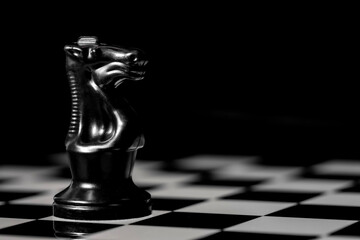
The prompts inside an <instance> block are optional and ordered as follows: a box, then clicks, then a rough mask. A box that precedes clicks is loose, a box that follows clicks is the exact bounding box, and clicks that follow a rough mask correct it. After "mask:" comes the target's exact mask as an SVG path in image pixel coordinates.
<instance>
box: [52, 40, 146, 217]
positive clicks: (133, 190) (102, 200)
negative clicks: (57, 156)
mask: <svg viewBox="0 0 360 240" xmlns="http://www.w3.org/2000/svg"><path fill="white" fill-rule="evenodd" d="M65 52H66V70H67V74H68V78H69V81H70V88H71V94H72V114H71V122H70V127H69V131H68V135H67V138H66V141H65V142H66V149H67V151H68V153H69V156H70V169H71V173H72V181H71V184H70V186H69V187H67V188H66V189H65V190H63V191H62V192H60V193H58V194H57V195H55V197H54V204H53V207H54V215H55V216H58V217H64V218H73V219H123V218H132V217H140V216H145V215H149V214H150V213H151V197H150V194H149V193H147V192H146V191H144V190H141V189H139V188H138V187H137V186H136V185H135V184H134V183H133V181H132V177H131V173H132V168H133V165H134V161H135V158H136V152H137V149H138V148H141V147H143V145H144V137H143V135H142V131H141V127H140V124H139V119H138V117H137V115H136V113H135V111H134V110H133V109H132V108H131V106H130V105H129V104H128V103H127V102H126V101H125V99H124V98H122V97H121V96H119V92H118V88H120V87H121V84H122V83H123V82H126V81H137V80H141V79H143V77H144V73H145V72H144V67H145V65H146V63H147V61H146V60H145V59H144V56H143V54H142V53H141V52H140V51H139V50H128V49H123V48H119V47H115V46H108V45H103V44H98V43H97V39H96V38H95V37H82V38H80V39H79V41H78V42H77V44H75V45H68V46H65Z"/></svg>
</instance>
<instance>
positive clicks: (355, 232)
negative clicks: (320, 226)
mask: <svg viewBox="0 0 360 240" xmlns="http://www.w3.org/2000/svg"><path fill="white" fill-rule="evenodd" d="M331 235H341V236H354V237H360V222H357V223H354V224H352V225H350V226H347V227H346V228H343V229H341V230H339V231H337V232H334V233H333V234H331Z"/></svg>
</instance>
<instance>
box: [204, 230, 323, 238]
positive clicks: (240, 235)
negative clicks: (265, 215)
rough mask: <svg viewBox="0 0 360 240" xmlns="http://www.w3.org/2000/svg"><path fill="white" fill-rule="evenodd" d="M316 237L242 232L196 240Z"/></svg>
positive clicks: (217, 234)
mask: <svg viewBox="0 0 360 240" xmlns="http://www.w3.org/2000/svg"><path fill="white" fill-rule="evenodd" d="M315 237H316V236H295V235H278V234H265V233H264V234H262V233H243V232H219V233H216V234H214V235H211V236H208V237H205V238H201V239H198V240H227V239H244V240H308V239H314V238H315Z"/></svg>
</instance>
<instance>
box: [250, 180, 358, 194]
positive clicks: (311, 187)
mask: <svg viewBox="0 0 360 240" xmlns="http://www.w3.org/2000/svg"><path fill="white" fill-rule="evenodd" d="M351 183H352V181H350V180H349V181H348V180H330V179H326V180H321V179H288V180H287V181H278V182H277V181H274V182H267V183H263V184H258V185H256V186H254V187H253V188H254V189H256V190H262V191H282V192H302V193H321V192H329V191H334V190H337V189H341V188H345V187H348V186H351Z"/></svg>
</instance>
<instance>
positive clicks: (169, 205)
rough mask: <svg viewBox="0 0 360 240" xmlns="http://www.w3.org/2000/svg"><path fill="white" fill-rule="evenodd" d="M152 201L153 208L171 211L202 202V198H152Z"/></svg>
mask: <svg viewBox="0 0 360 240" xmlns="http://www.w3.org/2000/svg"><path fill="white" fill-rule="evenodd" d="M152 201H153V209H154V210H166V211H173V210H177V209H180V208H184V207H187V206H190V205H193V204H196V203H199V202H202V201H203V200H188V199H167V198H153V199H152Z"/></svg>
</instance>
